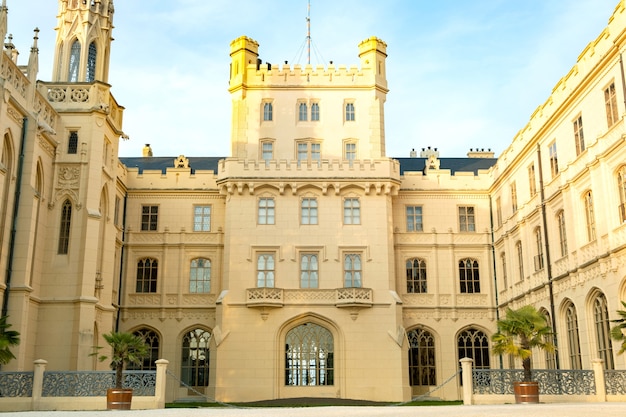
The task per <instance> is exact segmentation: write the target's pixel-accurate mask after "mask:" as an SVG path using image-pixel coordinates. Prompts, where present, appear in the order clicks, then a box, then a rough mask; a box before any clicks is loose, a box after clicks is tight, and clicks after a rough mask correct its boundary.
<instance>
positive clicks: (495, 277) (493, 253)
mask: <svg viewBox="0 0 626 417" xmlns="http://www.w3.org/2000/svg"><path fill="white" fill-rule="evenodd" d="M489 222H490V223H491V262H492V264H493V289H494V292H495V295H496V298H495V302H496V320H500V302H499V301H498V274H496V242H495V240H494V233H493V206H492V204H491V195H490V196H489ZM499 330H500V326H498V331H499ZM498 358H499V359H500V369H504V363H503V362H502V355H498Z"/></svg>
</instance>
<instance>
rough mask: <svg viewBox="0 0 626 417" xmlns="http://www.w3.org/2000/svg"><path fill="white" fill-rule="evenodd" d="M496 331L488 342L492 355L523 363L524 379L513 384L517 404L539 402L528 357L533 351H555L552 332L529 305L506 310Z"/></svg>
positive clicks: (536, 383) (541, 317)
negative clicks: (536, 349) (509, 356)
mask: <svg viewBox="0 0 626 417" xmlns="http://www.w3.org/2000/svg"><path fill="white" fill-rule="evenodd" d="M498 329H499V330H498V332H497V333H495V334H494V335H493V336H492V337H491V340H492V342H493V347H492V350H493V352H494V353H495V354H498V355H501V354H508V355H512V356H513V357H517V358H520V359H521V360H522V366H523V368H524V378H523V380H522V381H517V382H514V383H513V391H514V393H515V402H516V403H536V402H539V383H538V382H537V381H533V380H532V374H531V372H530V358H531V356H532V349H533V348H539V349H543V350H546V351H549V352H551V351H554V349H555V347H554V344H553V343H552V342H551V341H550V340H551V338H552V329H551V328H550V326H549V325H548V323H547V321H546V318H545V316H544V315H543V314H541V313H540V312H539V311H537V309H536V308H535V307H533V306H531V305H527V306H524V307H521V308H519V309H517V310H512V309H510V308H508V309H507V310H506V315H505V317H504V318H503V319H500V320H498Z"/></svg>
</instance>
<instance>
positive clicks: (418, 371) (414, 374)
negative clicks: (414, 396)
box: [407, 329, 437, 386]
mask: <svg viewBox="0 0 626 417" xmlns="http://www.w3.org/2000/svg"><path fill="white" fill-rule="evenodd" d="M407 338H408V340H409V383H410V385H411V386H434V385H437V368H436V365H435V364H436V361H435V339H434V337H433V335H432V334H431V333H430V332H429V331H427V330H424V329H413V330H410V331H409V332H407Z"/></svg>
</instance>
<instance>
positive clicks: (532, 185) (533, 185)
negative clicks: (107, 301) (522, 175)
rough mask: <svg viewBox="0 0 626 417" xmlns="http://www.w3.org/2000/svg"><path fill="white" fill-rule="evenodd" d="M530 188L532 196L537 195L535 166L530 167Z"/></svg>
mask: <svg viewBox="0 0 626 417" xmlns="http://www.w3.org/2000/svg"><path fill="white" fill-rule="evenodd" d="M528 186H529V188H530V196H531V197H532V196H534V195H535V194H537V181H536V178H535V164H530V166H529V167H528Z"/></svg>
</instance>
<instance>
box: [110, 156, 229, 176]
mask: <svg viewBox="0 0 626 417" xmlns="http://www.w3.org/2000/svg"><path fill="white" fill-rule="evenodd" d="M176 159H178V158H177V157H174V156H149V157H147V158H120V161H121V162H122V163H123V164H124V165H126V168H139V173H140V174H141V173H142V172H143V171H146V170H151V171H154V170H160V171H161V172H162V173H163V174H165V173H166V172H165V171H166V170H167V168H174V161H175V160H176ZM187 159H188V160H189V168H191V173H192V174H193V173H194V172H195V171H214V172H215V173H217V162H218V161H219V160H220V159H224V157H212V156H207V157H194V156H190V157H188V158H187Z"/></svg>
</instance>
